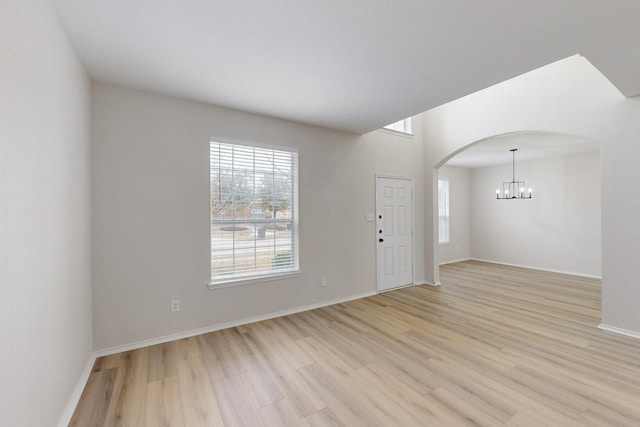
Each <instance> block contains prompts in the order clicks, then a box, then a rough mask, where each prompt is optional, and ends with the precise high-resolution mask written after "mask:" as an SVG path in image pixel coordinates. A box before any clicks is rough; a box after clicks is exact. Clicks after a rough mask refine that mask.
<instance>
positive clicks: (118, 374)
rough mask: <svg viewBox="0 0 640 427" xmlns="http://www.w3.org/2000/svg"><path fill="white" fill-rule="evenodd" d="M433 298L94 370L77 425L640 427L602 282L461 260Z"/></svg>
mask: <svg viewBox="0 0 640 427" xmlns="http://www.w3.org/2000/svg"><path fill="white" fill-rule="evenodd" d="M441 280H442V285H441V286H440V287H429V286H420V287H410V288H404V289H401V290H396V291H391V292H387V293H384V294H380V295H376V296H373V297H370V298H365V299H361V300H357V301H352V302H349V303H345V304H337V305H334V306H330V307H325V308H321V309H316V310H312V311H308V312H304V313H300V314H295V315H291V316H286V317H282V318H278V319H274V320H268V321H263V322H259V323H253V324H249V325H246V326H242V327H237V328H232V329H227V330H223V331H219V332H213V333H209V334H205V335H200V336H197V337H193V338H188V339H183V340H179V341H174V342H170V343H167V344H162V345H156V346H153V347H147V348H143V349H140V350H135V351H129V352H126V353H121V354H116V355H113V356H107V357H104V358H100V359H98V360H97V361H96V364H95V367H94V369H93V372H92V374H91V376H90V378H89V381H88V384H87V386H86V388H85V390H84V393H83V395H82V398H81V400H80V403H79V405H78V407H77V409H76V412H75V414H74V417H73V420H72V422H71V425H74V426H75V425H77V426H103V425H104V426H116V425H124V426H154V427H155V426H218V425H219V426H222V425H224V426H252V427H253V426H280V425H286V426H347V427H353V426H467V425H482V426H501V425H505V426H544V425H548V426H565V425H566V426H638V425H640V341H638V340H635V339H632V338H628V337H624V336H619V335H616V334H613V333H610V332H605V331H602V330H599V329H597V328H596V327H597V325H598V324H599V322H600V285H599V281H597V280H592V279H585V278H580V277H575V276H568V275H561V274H552V273H546V272H540V271H535V270H527V269H520V268H514V267H506V266H499V265H492V264H487V263H480V262H464V263H457V264H451V265H447V266H443V267H442V269H441Z"/></svg>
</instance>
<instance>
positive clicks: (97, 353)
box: [94, 292, 376, 357]
mask: <svg viewBox="0 0 640 427" xmlns="http://www.w3.org/2000/svg"><path fill="white" fill-rule="evenodd" d="M375 294H376V292H363V293H361V294H356V295H351V296H349V297H346V298H338V299H334V300H328V301H323V302H321V303H316V304H310V305H305V306H302V307H296V308H292V309H288V310H282V311H276V312H272V313H267V314H263V315H260V316H254V317H247V318H244V319H240V320H234V321H231V322H225V323H219V324H216V325H211V326H205V327H204V328H197V329H192V330H189V331H184V332H178V333H176V334H170V335H165V336H161V337H157V338H151V339H148V340H143V341H138V342H134V343H131V344H124V345H119V346H115V347H109V348H104V349H101V350H96V351H95V352H94V354H95V356H96V357H103V356H109V355H111V354H116V353H122V352H123V351H130V350H137V349H139V348H143V347H148V346H151V345H156V344H164V343H167V342H170V341H175V340H179V339H183V338H189V337H193V336H196V335H200V334H207V333H209V332H215V331H219V330H222V329H227V328H233V327H236V326H241V325H246V324H248V323H254V322H260V321H262V320H268V319H274V318H276V317H282V316H288V315H290V314H295V313H300V312H303V311H308V310H313V309H316V308H321V307H326V306H328V305H333V304H340V303H343V302H347V301H353V300H356V299H360V298H366V297H370V296H372V295H375Z"/></svg>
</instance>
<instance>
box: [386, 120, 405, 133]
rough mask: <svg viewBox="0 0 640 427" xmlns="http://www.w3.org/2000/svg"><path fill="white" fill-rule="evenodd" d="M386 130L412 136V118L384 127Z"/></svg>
mask: <svg viewBox="0 0 640 427" xmlns="http://www.w3.org/2000/svg"><path fill="white" fill-rule="evenodd" d="M384 128H385V129H390V130H395V131H396V132H402V133H408V134H411V117H407V118H406V119H403V120H400V121H398V122H395V123H391V124H390V125H387V126H385V127H384Z"/></svg>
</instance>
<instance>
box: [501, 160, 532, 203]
mask: <svg viewBox="0 0 640 427" xmlns="http://www.w3.org/2000/svg"><path fill="white" fill-rule="evenodd" d="M510 151H511V153H512V155H513V178H512V179H511V181H506V182H503V183H502V190H500V189H499V188H498V189H497V190H496V199H498V200H511V199H530V198H531V193H532V190H531V188H528V189H526V191H525V188H526V187H525V185H524V181H516V151H518V149H517V148H512V149H511V150H510Z"/></svg>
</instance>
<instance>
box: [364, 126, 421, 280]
mask: <svg viewBox="0 0 640 427" xmlns="http://www.w3.org/2000/svg"><path fill="white" fill-rule="evenodd" d="M387 130H390V129H387ZM375 178H376V183H375V197H374V200H375V203H376V206H375V210H376V213H375V215H376V217H377V216H378V215H379V211H378V179H379V178H382V179H397V180H403V181H409V182H410V183H411V284H415V283H416V235H415V230H416V202H415V197H416V195H415V185H414V180H413V178H412V177H408V176H397V175H384V174H377V173H376V174H375ZM375 224H376V226H375V228H374V235H375V237H374V244H375V245H376V246H375V248H376V251H375V252H376V255H375V256H376V262H375V265H376V291H377V292H378V293H380V292H384V291H380V280H379V278H378V248H379V246H378V244H377V242H378V238H379V236H378V220H377V218H376V219H375ZM411 284H409V285H407V286H410V285H411ZM393 289H398V288H393ZM387 290H391V289H387Z"/></svg>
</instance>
